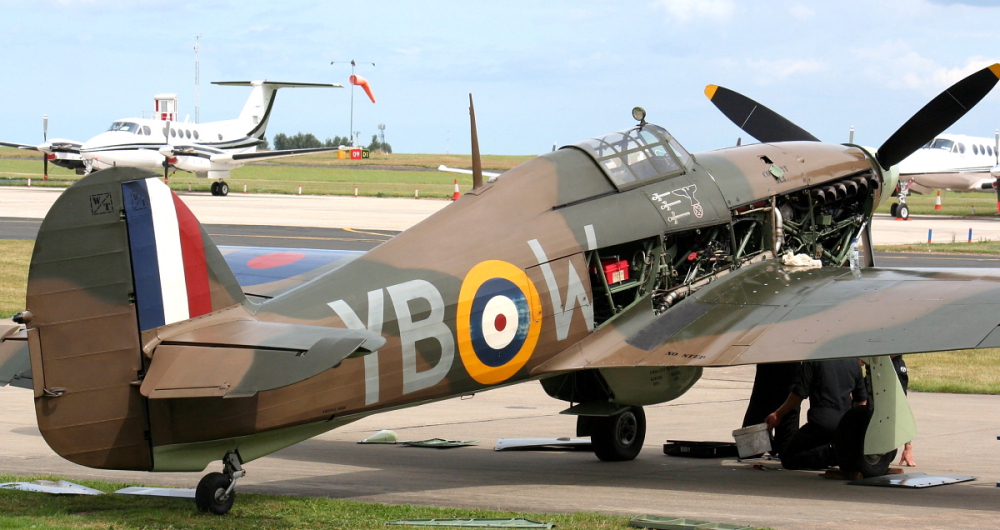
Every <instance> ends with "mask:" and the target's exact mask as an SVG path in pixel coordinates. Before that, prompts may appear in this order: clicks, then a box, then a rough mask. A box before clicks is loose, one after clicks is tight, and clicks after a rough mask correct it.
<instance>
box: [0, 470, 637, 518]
mask: <svg viewBox="0 0 1000 530" xmlns="http://www.w3.org/2000/svg"><path fill="white" fill-rule="evenodd" d="M39 478H42V479H45V480H59V478H58V477H17V476H12V475H4V474H0V482H26V481H33V480H37V479H39ZM71 482H76V483H78V484H82V485H84V486H89V487H91V488H95V489H99V490H101V491H104V492H109V493H110V492H112V491H115V490H117V489H120V488H123V487H126V486H135V485H136V484H112V483H109V482H101V481H93V480H71ZM513 517H524V518H526V519H532V520H535V521H545V522H552V523H555V524H556V527H557V528H565V529H581V530H604V529H622V528H628V519H629V518H628V517H623V516H612V515H602V514H597V513H584V512H578V513H568V514H542V513H518V512H506V511H494V510H462V509H457V508H435V507H428V506H410V505H402V506H394V505H388V504H376V503H365V502H358V501H345V500H340V499H329V498H324V497H291V496H280V495H261V494H253V493H238V494H237V498H236V504H235V505H234V507H233V510H232V511H231V512H230V513H229V514H227V515H225V516H222V517H220V516H215V515H208V514H203V513H199V512H198V511H197V510H196V508H195V506H194V503H193V502H190V501H185V500H177V499H152V498H137V497H127V496H122V495H96V496H82V495H81V496H69V495H65V496H56V495H47V494H42V493H28V492H22V491H11V490H0V528H3V529H22V528H88V529H89V528H95V529H96V528H100V529H115V530H125V529H133V528H135V529H154V528H172V529H181V528H199V529H209V530H211V529H216V528H218V529H227V530H228V529H231V528H241V529H243V528H248V529H286V528H297V529H298V528H305V529H310V528H317V529H320V528H321V529H324V530H326V529H330V528H344V529H352V530H353V529H357V530H366V529H370V530H374V529H379V530H382V529H385V528H387V527H386V526H385V523H386V521H392V520H396V519H431V518H513ZM392 528H417V527H414V526H393V527H392Z"/></svg>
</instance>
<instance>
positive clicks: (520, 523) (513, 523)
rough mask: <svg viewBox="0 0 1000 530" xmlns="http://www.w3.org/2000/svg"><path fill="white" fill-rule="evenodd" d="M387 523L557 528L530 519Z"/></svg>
mask: <svg viewBox="0 0 1000 530" xmlns="http://www.w3.org/2000/svg"><path fill="white" fill-rule="evenodd" d="M385 524H387V525H408V526H452V527H459V528H555V527H556V525H554V524H552V523H540V522H538V521H532V520H530V519H523V518H515V519H400V520H398V521H387V522H386V523H385Z"/></svg>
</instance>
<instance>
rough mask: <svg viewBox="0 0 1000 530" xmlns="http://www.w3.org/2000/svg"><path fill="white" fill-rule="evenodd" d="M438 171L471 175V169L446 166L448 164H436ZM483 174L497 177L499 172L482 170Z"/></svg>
mask: <svg viewBox="0 0 1000 530" xmlns="http://www.w3.org/2000/svg"><path fill="white" fill-rule="evenodd" d="M438 171H444V172H445V173H461V174H463V175H471V174H472V170H471V169H462V168H457V167H448V166H446V165H444V164H441V165H440V166H438ZM483 176H484V177H499V176H500V173H496V172H493V171H483Z"/></svg>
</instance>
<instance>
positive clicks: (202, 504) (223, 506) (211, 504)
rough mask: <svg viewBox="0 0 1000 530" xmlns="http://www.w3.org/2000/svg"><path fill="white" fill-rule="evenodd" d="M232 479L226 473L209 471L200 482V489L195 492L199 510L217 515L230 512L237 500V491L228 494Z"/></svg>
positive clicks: (195, 500)
mask: <svg viewBox="0 0 1000 530" xmlns="http://www.w3.org/2000/svg"><path fill="white" fill-rule="evenodd" d="M230 481H231V480H230V478H229V477H227V476H226V475H225V474H224V473H209V474H207V475H205V476H204V477H202V479H201V481H200V482H198V489H196V490H195V492H194V503H195V504H196V505H197V506H198V510H199V511H202V512H209V513H214V514H215V515H225V514H227V513H229V510H230V509H232V507H233V503H234V502H235V501H236V492H235V491H233V492H230V493H229V495H226V490H227V489H228V488H229V483H230Z"/></svg>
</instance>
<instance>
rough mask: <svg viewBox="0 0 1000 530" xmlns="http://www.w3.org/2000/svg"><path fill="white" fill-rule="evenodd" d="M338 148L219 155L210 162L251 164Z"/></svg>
mask: <svg viewBox="0 0 1000 530" xmlns="http://www.w3.org/2000/svg"><path fill="white" fill-rule="evenodd" d="M339 149H340V148H339V147H311V148H308V149H284V150H280V151H258V152H255V153H238V154H228V153H220V154H215V155H212V158H211V160H212V162H229V163H232V162H253V161H255V160H269V159H271V158H284V157H286V156H299V155H308V154H309V153H323V152H326V151H337V150H339Z"/></svg>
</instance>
